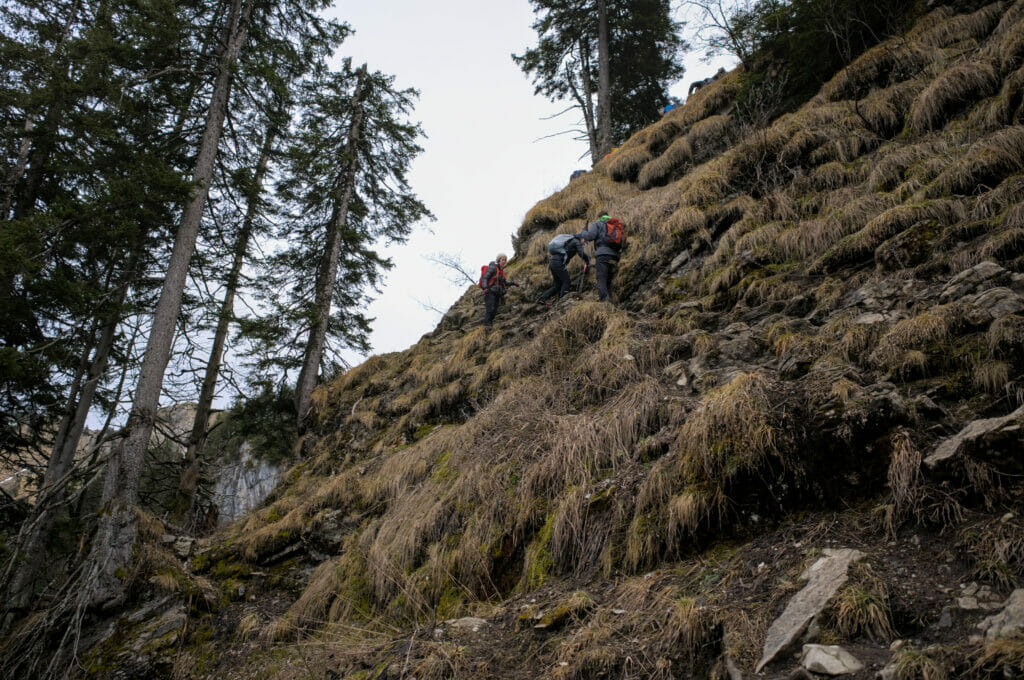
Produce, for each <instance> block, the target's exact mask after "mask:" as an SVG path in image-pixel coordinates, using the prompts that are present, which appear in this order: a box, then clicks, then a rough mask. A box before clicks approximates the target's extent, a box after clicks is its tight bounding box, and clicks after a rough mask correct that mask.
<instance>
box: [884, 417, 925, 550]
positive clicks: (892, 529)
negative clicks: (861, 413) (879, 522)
mask: <svg viewBox="0 0 1024 680" xmlns="http://www.w3.org/2000/svg"><path fill="white" fill-rule="evenodd" d="M890 442H891V445H892V454H891V458H890V460H889V473H888V474H889V494H890V498H891V499H892V500H891V502H892V505H893V512H892V513H890V514H889V516H888V517H887V522H886V529H887V530H888V533H889V535H890V536H895V535H896V529H897V527H898V526H899V524H900V523H902V522H903V521H905V520H906V519H908V518H911V517H915V518H919V512H920V507H921V502H922V500H923V492H922V489H921V486H922V483H923V481H924V477H923V474H922V471H921V461H922V460H923V459H924V456H923V455H922V453H921V450H920V449H919V448H918V447H917V445H916V444H915V443H914V440H913V438H912V437H911V436H910V433H909V432H908V431H906V430H899V431H898V432H896V433H895V434H893V436H892V438H891V439H890Z"/></svg>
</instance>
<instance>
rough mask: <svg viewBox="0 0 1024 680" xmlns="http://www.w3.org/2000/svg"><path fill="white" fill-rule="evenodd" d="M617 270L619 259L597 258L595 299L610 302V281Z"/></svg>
mask: <svg viewBox="0 0 1024 680" xmlns="http://www.w3.org/2000/svg"><path fill="white" fill-rule="evenodd" d="M618 268H619V258H617V257H613V256H611V255H598V256H597V299H598V300H608V302H611V301H612V279H613V278H615V270H616V269H618Z"/></svg>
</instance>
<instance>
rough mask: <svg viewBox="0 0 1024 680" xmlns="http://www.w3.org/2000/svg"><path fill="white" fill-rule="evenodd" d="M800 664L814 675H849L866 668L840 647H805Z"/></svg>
mask: <svg viewBox="0 0 1024 680" xmlns="http://www.w3.org/2000/svg"><path fill="white" fill-rule="evenodd" d="M800 663H801V664H802V665H803V667H804V668H806V669H807V670H809V671H810V672H812V673H822V674H824V675H847V674H849V673H856V672H857V671H860V670H862V669H863V668H864V664H862V663H861V662H860V661H858V660H857V657H855V656H854V655H853V654H850V653H849V652H848V651H846V650H845V649H843V648H842V647H840V646H839V645H804V649H803V654H801V656H800Z"/></svg>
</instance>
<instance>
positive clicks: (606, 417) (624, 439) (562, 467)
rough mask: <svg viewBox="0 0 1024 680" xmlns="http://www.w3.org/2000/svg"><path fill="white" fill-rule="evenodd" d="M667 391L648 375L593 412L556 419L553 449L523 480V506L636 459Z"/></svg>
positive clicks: (657, 420) (658, 418) (660, 414)
mask: <svg viewBox="0 0 1024 680" xmlns="http://www.w3.org/2000/svg"><path fill="white" fill-rule="evenodd" d="M664 396H665V393H664V390H663V388H662V387H661V385H660V384H659V382H658V381H657V380H655V379H654V378H649V377H648V378H644V379H643V380H642V382H639V383H638V384H636V385H635V386H633V387H630V388H629V389H626V390H624V391H623V392H622V393H621V394H620V395H618V396H617V397H616V398H614V399H612V400H610V401H609V402H608V403H606V404H605V405H603V406H602V407H601V408H599V409H597V410H596V411H594V412H592V413H587V414H583V415H567V416H562V417H560V418H558V419H556V420H555V421H554V422H552V423H551V424H550V429H551V432H552V433H553V435H552V439H553V441H551V442H550V449H549V450H548V452H547V453H546V454H545V455H544V456H543V457H541V458H540V459H539V460H537V461H536V462H534V463H533V464H531V465H529V467H528V468H527V469H526V470H525V472H524V474H523V476H522V481H521V482H520V484H519V488H518V494H519V497H520V506H521V507H529V506H530V505H531V504H532V503H533V500H534V499H537V498H544V499H552V498H554V497H556V496H557V495H558V494H559V493H560V492H561V491H562V490H564V489H566V488H569V487H574V486H584V485H587V484H589V483H591V482H592V481H593V480H596V479H601V478H603V477H604V476H607V475H610V474H612V473H614V472H616V471H617V470H619V469H621V468H622V467H623V466H626V465H629V464H630V463H631V461H633V460H634V459H635V458H636V443H637V442H638V441H639V440H640V438H641V437H643V436H645V435H647V434H649V433H650V432H651V431H652V429H655V428H654V426H655V425H658V424H659V423H660V422H661V421H662V420H663V418H664Z"/></svg>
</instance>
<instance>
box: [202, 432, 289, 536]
mask: <svg viewBox="0 0 1024 680" xmlns="http://www.w3.org/2000/svg"><path fill="white" fill-rule="evenodd" d="M239 454H240V455H239V460H238V462H235V463H230V464H227V465H224V466H223V467H221V468H220V470H219V471H218V472H217V474H216V477H217V484H216V487H215V488H214V492H213V501H214V503H216V504H217V507H218V508H219V511H220V512H219V519H220V522H221V523H225V524H226V523H228V522H232V521H234V520H236V519H238V518H239V517H241V516H242V515H244V514H245V513H247V512H249V511H250V510H253V509H254V508H256V507H257V506H258V505H259V504H260V503H262V502H263V499H265V498H266V497H267V495H268V494H269V493H270V492H271V491H273V489H274V487H275V486H277V483H278V482H279V481H280V480H281V472H282V470H281V469H280V468H279V467H277V466H276V465H271V464H270V463H267V462H266V461H261V460H258V459H257V458H256V457H255V456H253V454H252V449H251V447H250V446H249V443H248V442H246V443H243V444H242V446H241V449H240V451H239Z"/></svg>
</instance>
